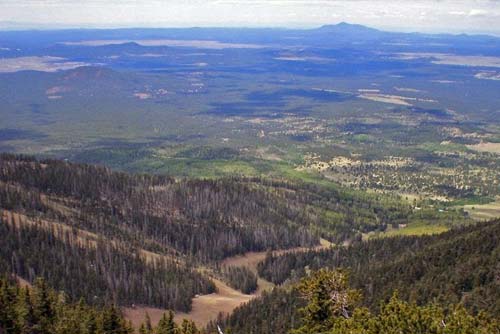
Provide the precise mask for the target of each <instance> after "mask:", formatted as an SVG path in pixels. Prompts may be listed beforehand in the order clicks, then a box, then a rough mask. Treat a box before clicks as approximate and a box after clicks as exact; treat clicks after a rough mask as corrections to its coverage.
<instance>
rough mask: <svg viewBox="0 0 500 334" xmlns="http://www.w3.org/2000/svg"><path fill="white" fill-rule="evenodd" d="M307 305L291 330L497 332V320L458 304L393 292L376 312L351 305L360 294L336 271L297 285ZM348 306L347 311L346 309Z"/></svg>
mask: <svg viewBox="0 0 500 334" xmlns="http://www.w3.org/2000/svg"><path fill="white" fill-rule="evenodd" d="M299 290H300V291H301V293H302V296H303V297H305V298H306V300H307V306H306V307H304V308H303V309H302V313H303V319H302V321H303V325H302V326H301V327H300V328H298V329H296V330H293V331H291V332H290V333H291V334H320V333H328V334H345V333H356V334H399V333H409V334H486V333H490V334H491V333H499V332H500V322H498V320H497V319H493V318H490V317H488V316H486V315H485V314H483V313H481V314H479V315H477V316H473V315H471V314H469V313H468V312H467V311H466V310H465V308H464V307H463V306H461V305H451V306H449V307H446V308H443V307H440V306H438V305H433V304H429V305H425V306H417V305H416V304H412V303H408V302H404V301H402V300H400V299H399V297H398V296H397V294H394V295H393V296H392V298H391V299H390V301H389V302H387V303H384V304H383V305H382V306H381V309H380V312H379V313H378V314H374V315H373V314H371V313H370V312H369V311H368V309H365V308H357V309H354V308H353V307H352V306H353V304H354V303H355V301H356V297H358V296H359V294H358V293H357V292H356V291H354V290H350V289H349V288H348V284H347V277H346V276H345V274H343V273H342V272H339V271H329V270H325V269H322V270H319V271H317V272H313V273H312V274H311V275H310V276H309V277H307V278H305V279H303V280H302V281H301V283H300V285H299ZM348 310H349V311H348Z"/></svg>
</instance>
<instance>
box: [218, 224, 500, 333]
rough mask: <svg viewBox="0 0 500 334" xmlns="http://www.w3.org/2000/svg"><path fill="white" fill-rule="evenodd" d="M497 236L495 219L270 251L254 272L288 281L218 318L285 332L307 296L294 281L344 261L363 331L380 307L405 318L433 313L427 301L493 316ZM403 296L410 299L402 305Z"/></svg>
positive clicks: (244, 328)
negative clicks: (430, 232)
mask: <svg viewBox="0 0 500 334" xmlns="http://www.w3.org/2000/svg"><path fill="white" fill-rule="evenodd" d="M498 235H500V222H499V221H498V220H497V221H491V222H485V223H480V224H478V225H474V226H468V227H462V228H459V229H455V230H452V231H449V232H447V233H444V234H440V235H435V236H422V237H394V238H381V239H373V240H369V241H366V242H359V243H356V244H353V245H351V246H349V247H335V248H331V249H329V250H321V251H309V252H301V253H288V254H283V255H281V256H273V255H272V254H269V255H268V256H267V258H266V260H265V261H264V262H262V263H260V264H259V268H258V269H259V274H260V275H261V276H263V277H264V278H266V279H268V280H271V281H273V282H275V283H278V284H279V283H288V284H285V285H284V286H283V287H281V288H277V289H275V290H274V291H273V292H271V293H266V294H264V295H263V296H262V297H260V298H258V299H255V300H253V301H252V302H250V303H248V304H246V305H243V306H241V307H239V308H238V309H236V310H235V311H234V312H233V313H232V314H231V315H230V316H228V317H226V318H223V319H222V320H221V321H220V322H221V323H224V324H225V326H226V327H227V328H231V330H232V333H236V334H238V333H269V334H271V333H273V334H277V333H278V334H285V333H288V331H289V330H291V329H293V328H297V327H300V326H301V325H302V324H303V322H302V320H301V318H302V315H303V314H302V312H301V311H300V309H301V308H303V307H304V306H305V305H306V301H305V300H304V299H302V298H300V293H299V290H298V289H297V288H296V283H297V282H298V281H299V280H300V278H301V277H307V276H308V273H309V272H310V271H311V270H318V269H322V268H344V269H345V270H346V271H347V272H349V274H350V275H349V282H350V285H351V286H352V287H353V288H356V289H358V290H359V292H360V294H361V296H362V298H361V299H360V301H359V302H360V304H361V305H364V306H366V307H368V309H369V310H370V311H371V312H372V314H375V315H371V316H370V317H373V318H369V317H366V318H359V319H358V320H356V322H357V321H359V322H360V323H358V325H359V326H360V327H359V328H358V330H360V333H372V332H370V331H368V329H365V330H366V331H361V328H363V326H362V324H363V323H365V324H367V323H368V322H371V321H374V322H382V321H383V319H381V318H378V317H379V316H380V314H384V313H385V316H388V315H389V314H390V312H393V311H394V312H396V311H397V312H399V311H401V312H402V313H403V314H400V315H399V316H401V317H402V318H404V317H407V316H408V315H409V314H410V313H411V314H414V315H415V316H416V315H417V314H423V313H426V312H430V311H431V308H432V307H431V306H429V304H432V303H437V304H438V305H441V306H443V307H447V306H449V305H450V304H454V305H458V304H462V305H463V306H465V308H466V309H467V310H468V312H471V313H472V314H478V313H481V312H483V311H486V312H487V313H488V314H490V315H491V316H493V317H498V316H500V304H499V300H500V282H499V280H498V278H499V277H500V276H499V273H500V272H499V268H500V267H499V263H500V245H499V242H498ZM395 291H398V297H397V299H394V300H392V301H391V302H389V304H387V305H385V306H382V308H381V302H388V301H389V299H390V298H391V297H392V295H393V293H394V292H395ZM408 301H409V302H411V303H415V305H408V304H405V303H406V302H408ZM358 305H359V304H358ZM398 310H399V311H398ZM367 312H368V311H367ZM408 312H409V313H408ZM422 312H423V313H422ZM440 312H441V311H440ZM460 312H462V311H460ZM359 315H360V314H358V316H359ZM369 319H371V320H369ZM384 321H385V320H384ZM415 321H416V320H415ZM343 325H346V324H343ZM350 325H352V324H350ZM386 325H387V324H386ZM343 330H344V331H345V330H347V329H346V328H344V329H343ZM460 330H464V331H463V332H462V331H457V332H456V333H476V332H474V331H472V332H467V329H466V328H465V327H464V328H462V329H460ZM341 332H342V331H341ZM382 332H383V331H382ZM335 333H337V332H335ZM355 333H358V332H356V331H355ZM374 333H377V332H376V331H374ZM408 333H414V332H408ZM450 333H455V332H450ZM492 333H496V332H492Z"/></svg>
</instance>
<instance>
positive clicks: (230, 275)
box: [221, 266, 257, 294]
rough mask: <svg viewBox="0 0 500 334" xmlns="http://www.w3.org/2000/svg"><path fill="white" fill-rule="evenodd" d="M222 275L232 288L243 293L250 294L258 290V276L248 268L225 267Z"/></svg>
mask: <svg viewBox="0 0 500 334" xmlns="http://www.w3.org/2000/svg"><path fill="white" fill-rule="evenodd" d="M221 274H222V276H223V278H224V279H225V281H226V282H227V283H228V284H229V285H230V286H231V287H233V288H235V289H236V290H240V291H241V292H243V293H246V294H250V293H252V292H254V291H255V290H256V289H257V275H255V274H254V273H253V272H252V271H251V270H250V269H248V268H247V267H236V266H223V267H222V269H221Z"/></svg>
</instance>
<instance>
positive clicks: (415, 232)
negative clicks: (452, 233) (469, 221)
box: [366, 222, 449, 238]
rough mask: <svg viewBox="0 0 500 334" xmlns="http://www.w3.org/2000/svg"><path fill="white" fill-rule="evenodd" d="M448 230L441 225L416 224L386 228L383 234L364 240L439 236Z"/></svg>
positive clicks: (371, 235)
mask: <svg viewBox="0 0 500 334" xmlns="http://www.w3.org/2000/svg"><path fill="white" fill-rule="evenodd" d="M448 230H449V227H448V226H446V225H443V224H436V223H428V222H416V223H412V224H409V225H407V226H406V227H400V228H388V229H387V231H385V232H379V233H370V234H368V235H366V238H385V237H394V236H410V235H411V236H419V235H429V234H439V233H443V232H446V231H448Z"/></svg>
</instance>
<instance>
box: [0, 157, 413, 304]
mask: <svg viewBox="0 0 500 334" xmlns="http://www.w3.org/2000/svg"><path fill="white" fill-rule="evenodd" d="M0 210H1V212H0V229H1V231H2V233H1V235H0V238H1V242H2V245H4V247H2V250H1V251H0V270H1V271H2V272H5V273H9V274H10V273H15V274H16V275H18V276H20V277H22V278H24V279H26V280H28V281H29V282H33V280H34V279H35V278H36V277H38V276H40V277H43V278H45V279H46V280H47V281H48V283H49V284H50V285H51V286H53V287H54V288H56V289H58V290H63V291H65V292H66V293H68V295H69V296H70V298H71V299H72V300H74V299H77V298H80V297H82V298H84V299H85V300H86V301H87V302H89V303H93V304H102V303H103V302H104V301H106V300H112V301H113V302H116V303H118V304H120V305H132V304H142V305H150V306H157V307H163V308H172V309H175V310H181V311H189V310H190V308H191V299H192V298H193V297H194V296H195V295H197V294H207V293H211V292H213V291H214V289H215V288H214V286H213V283H211V282H210V280H209V279H208V278H207V277H206V276H204V275H201V274H199V273H198V272H197V270H196V266H198V265H200V264H202V265H205V264H209V265H210V264H212V263H214V262H216V261H218V260H221V259H223V258H225V257H228V256H231V255H235V254H241V253H244V252H247V251H265V250H270V249H286V248H291V247H297V246H301V247H304V246H305V247H307V246H313V245H316V244H318V242H319V237H320V236H322V237H326V238H329V239H330V240H338V241H342V240H348V239H349V240H354V239H356V238H359V235H360V233H361V232H365V231H370V230H374V229H383V228H384V227H385V226H386V224H388V223H389V222H391V221H407V220H408V219H409V217H410V215H411V214H412V213H411V209H410V207H409V206H408V205H406V204H403V203H400V202H398V201H396V200H393V199H390V198H378V197H375V196H368V195H360V194H354V193H348V192H345V191H341V190H338V189H336V188H332V187H330V188H326V187H320V186H313V185H307V184H297V183H290V182H287V181H283V180H263V179H241V178H230V179H219V180H197V179H189V180H187V179H180V180H176V179H173V178H170V177H167V176H158V175H130V174H126V173H120V172H113V171H111V170H109V169H107V168H104V167H98V166H91V165H82V164H72V163H68V162H64V161H57V160H43V161H38V160H35V159H33V158H30V157H23V156H15V155H8V154H3V155H1V156H0ZM53 263H58V264H62V265H61V266H54V265H52V264H53ZM222 274H223V276H225V277H226V280H227V281H228V283H229V284H231V285H232V286H234V287H236V288H237V289H241V290H243V291H245V292H251V291H254V290H255V289H256V287H257V286H256V277H254V275H253V274H252V273H251V272H249V271H248V270H246V269H244V268H240V269H237V270H236V269H235V268H232V269H231V270H229V269H228V270H226V271H225V272H223V273H222Z"/></svg>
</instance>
